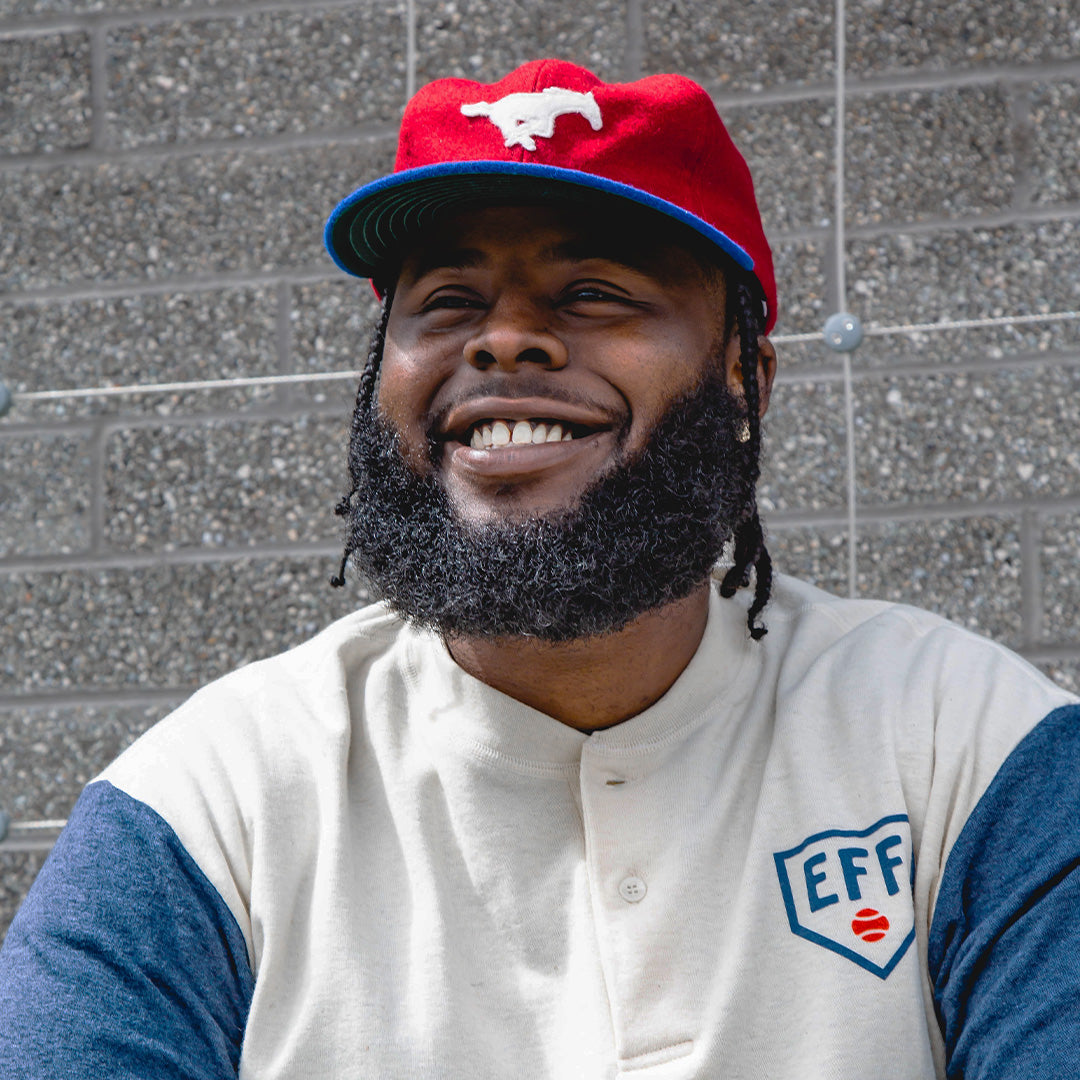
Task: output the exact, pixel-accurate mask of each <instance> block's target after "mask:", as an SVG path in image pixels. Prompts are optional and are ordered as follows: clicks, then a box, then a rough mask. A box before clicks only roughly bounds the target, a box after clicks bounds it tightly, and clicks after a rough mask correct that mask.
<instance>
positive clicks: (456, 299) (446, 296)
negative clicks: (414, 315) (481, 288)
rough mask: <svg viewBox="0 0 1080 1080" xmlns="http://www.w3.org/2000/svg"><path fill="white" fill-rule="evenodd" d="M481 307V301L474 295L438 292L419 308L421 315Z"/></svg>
mask: <svg viewBox="0 0 1080 1080" xmlns="http://www.w3.org/2000/svg"><path fill="white" fill-rule="evenodd" d="M478 307H483V301H482V300H481V299H480V298H479V297H478V296H476V295H475V294H470V293H462V292H447V291H441V290H440V291H439V292H436V293H433V294H432V295H431V296H429V297H428V298H427V299H426V300H425V301H424V302H423V304H422V305H421V306H420V311H421V313H426V312H428V311H445V310H451V311H454V310H458V309H461V308H478Z"/></svg>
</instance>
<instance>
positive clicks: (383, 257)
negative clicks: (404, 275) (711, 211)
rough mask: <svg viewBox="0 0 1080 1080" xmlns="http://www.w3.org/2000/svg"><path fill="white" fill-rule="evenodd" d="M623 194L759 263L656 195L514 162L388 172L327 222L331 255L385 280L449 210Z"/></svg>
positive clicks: (736, 256) (750, 266) (744, 262)
mask: <svg viewBox="0 0 1080 1080" xmlns="http://www.w3.org/2000/svg"><path fill="white" fill-rule="evenodd" d="M612 198H616V199H622V200H625V201H627V202H629V203H634V204H636V205H637V206H642V207H647V208H648V209H650V210H653V211H656V212H657V213H660V214H663V215H665V216H666V217H668V218H671V219H673V220H674V221H677V222H679V223H680V224H681V225H683V226H686V227H688V228H690V229H692V230H693V231H694V232H695V233H697V234H699V235H700V236H701V237H702V238H704V239H705V240H706V241H708V242H709V243H711V244H713V245H715V246H716V247H717V248H719V249H720V251H721V252H723V253H724V254H725V255H726V256H727V257H728V258H730V259H732V260H734V262H735V263H736V264H737V265H739V266H740V267H742V268H743V269H744V270H748V271H751V272H753V270H754V260H753V259H752V258H751V257H750V255H749V254H748V253H747V252H746V250H745V249H744V248H743V247H742V246H741V245H739V244H737V243H735V241H734V240H732V239H731V238H730V237H729V236H727V235H725V234H724V233H722V232H721V231H720V230H719V229H716V228H714V227H713V226H712V225H710V224H709V223H708V222H706V221H703V220H702V219H701V218H699V217H695V216H694V215H693V214H691V213H689V212H688V211H686V210H684V209H682V207H679V206H676V205H675V204H674V203H669V202H667V201H666V200H664V199H658V198H657V197H656V196H655V195H650V194H648V193H647V192H644V191H639V190H638V189H637V188H635V187H631V186H630V185H629V184H621V183H618V182H617V181H614V180H608V179H606V178H604V177H601V176H594V175H592V174H591V173H583V172H577V171H575V170H573V169H560V168H556V167H555V166H552V165H535V164H528V163H525V162H507V161H455V162H447V163H443V164H439V165H430V166H425V167H424V168H419V169H409V170H406V171H403V172H399V173H393V174H392V175H390V176H384V177H382V178H381V179H379V180H376V181H374V182H373V183H370V184H367V185H365V186H364V187H362V188H358V189H357V190H356V191H354V192H353V193H352V194H351V195H349V196H348V197H347V198H345V199H343V200H342V201H341V202H340V203H339V204H338V206H337V207H336V209H335V210H334V212H333V213H332V214H331V215H330V218H329V220H328V221H327V223H326V231H325V242H326V249H327V251H329V253H330V257H331V258H332V259H333V260H334V262H335V263H337V265H338V266H339V267H340V268H341V269H342V270H344V271H346V272H347V273H350V274H355V275H356V276H357V277H370V278H375V279H376V280H377V279H378V278H379V275H380V273H382V272H385V271H386V270H387V269H389V268H390V267H392V266H394V265H395V264H396V262H397V261H398V259H399V258H400V256H401V253H402V251H403V249H404V248H405V247H406V246H407V245H408V244H409V242H410V241H411V240H412V239H414V238H415V237H416V236H418V235H419V234H420V233H422V232H423V231H424V230H425V229H429V228H430V227H431V226H432V224H433V223H434V222H435V221H436V220H437V219H438V218H439V217H440V215H442V214H443V213H444V212H445V210H446V209H447V208H449V207H455V208H462V207H464V206H468V205H474V204H482V205H491V204H497V203H507V202H511V203H512V202H518V201H529V202H531V201H534V200H535V201H541V202H547V201H563V202H566V201H570V202H578V203H584V204H591V203H596V202H604V203H607V204H610V202H611V200H612Z"/></svg>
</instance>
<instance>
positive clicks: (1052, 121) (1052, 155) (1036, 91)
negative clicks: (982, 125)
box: [1031, 19, 1080, 204]
mask: <svg viewBox="0 0 1080 1080" xmlns="http://www.w3.org/2000/svg"><path fill="white" fill-rule="evenodd" d="M1077 21H1078V22H1080V19H1078V20H1077ZM1031 123H1032V126H1033V128H1034V147H1033V152H1032V167H1033V169H1034V172H1035V181H1034V186H1035V191H1034V194H1033V198H1034V201H1035V202H1037V203H1051V204H1052V203H1062V202H1066V201H1071V202H1075V201H1076V200H1077V199H1080V81H1077V80H1075V79H1073V80H1071V81H1065V82H1059V83H1040V84H1037V85H1036V86H1035V87H1034V88H1033V93H1032V106H1031Z"/></svg>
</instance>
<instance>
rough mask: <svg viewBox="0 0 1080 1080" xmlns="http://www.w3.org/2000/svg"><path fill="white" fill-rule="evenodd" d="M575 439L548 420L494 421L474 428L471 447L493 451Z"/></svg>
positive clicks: (571, 433)
mask: <svg viewBox="0 0 1080 1080" xmlns="http://www.w3.org/2000/svg"><path fill="white" fill-rule="evenodd" d="M573 438H574V433H573V432H572V431H568V430H567V431H564V430H563V426H562V424H549V423H548V422H547V421H546V420H492V421H490V422H489V423H481V424H477V426H476V427H474V428H473V432H472V435H471V436H470V438H469V445H470V446H471V447H472V448H473V449H474V450H491V449H493V448H496V447H501V446H510V445H514V446H525V445H538V444H539V443H550V442H570V441H571V440H572V439H573Z"/></svg>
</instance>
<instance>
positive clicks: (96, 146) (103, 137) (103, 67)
mask: <svg viewBox="0 0 1080 1080" xmlns="http://www.w3.org/2000/svg"><path fill="white" fill-rule="evenodd" d="M108 78H109V76H108V65H107V63H106V56H105V31H104V30H102V29H101V28H100V27H94V28H93V29H92V30H91V32H90V109H91V112H90V149H91V151H93V152H97V153H101V152H103V151H104V150H105V149H106V146H107V143H108V128H107V125H106V123H105V118H106V115H107V111H106V109H107V106H106V101H107V98H108V93H107V90H108Z"/></svg>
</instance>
